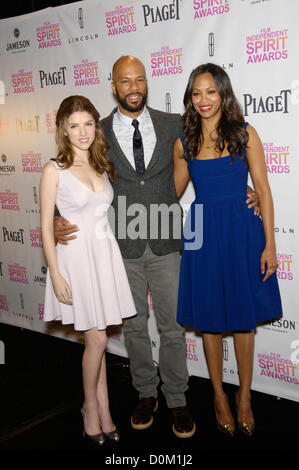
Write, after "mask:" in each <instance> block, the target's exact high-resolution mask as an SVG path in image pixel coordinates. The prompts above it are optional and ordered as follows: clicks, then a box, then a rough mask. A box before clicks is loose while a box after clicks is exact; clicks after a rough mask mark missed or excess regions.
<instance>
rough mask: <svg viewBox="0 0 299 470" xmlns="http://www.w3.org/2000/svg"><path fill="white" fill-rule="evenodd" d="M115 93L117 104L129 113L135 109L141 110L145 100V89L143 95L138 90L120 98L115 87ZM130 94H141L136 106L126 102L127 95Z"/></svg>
mask: <svg viewBox="0 0 299 470" xmlns="http://www.w3.org/2000/svg"><path fill="white" fill-rule="evenodd" d="M115 95H116V98H117V101H118V102H119V104H120V105H121V106H122V107H123V108H124V109H125V110H126V111H129V112H130V113H135V112H136V111H141V110H142V109H143V108H144V106H145V103H146V100H147V90H146V91H145V93H144V95H143V94H142V93H139V92H137V93H129V94H128V95H126V96H125V97H124V98H121V97H120V96H119V94H118V91H117V89H115ZM130 95H140V96H142V100H141V101H140V104H138V106H132V105H130V104H128V103H127V97H128V96H130Z"/></svg>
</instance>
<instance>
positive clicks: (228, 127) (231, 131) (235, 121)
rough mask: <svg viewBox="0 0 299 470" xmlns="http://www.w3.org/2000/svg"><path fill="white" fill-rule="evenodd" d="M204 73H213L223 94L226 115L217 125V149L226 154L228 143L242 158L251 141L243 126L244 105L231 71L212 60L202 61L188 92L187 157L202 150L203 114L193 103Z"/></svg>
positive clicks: (216, 83) (186, 99) (185, 132)
mask: <svg viewBox="0 0 299 470" xmlns="http://www.w3.org/2000/svg"><path fill="white" fill-rule="evenodd" d="M203 73H210V74H211V75H212V76H213V78H214V81H215V85H216V88H217V90H218V92H219V94H220V97H221V109H222V115H221V118H220V120H219V122H218V124H217V126H216V132H217V139H216V142H215V148H216V150H218V151H219V152H220V153H222V152H223V150H224V149H225V146H226V145H227V149H228V151H229V153H230V155H231V156H232V158H234V157H235V156H236V155H237V154H238V155H239V157H240V158H245V156H244V149H245V147H246V145H247V142H248V133H247V132H246V130H245V129H244V127H243V124H244V122H245V121H244V117H243V112H242V109H241V106H240V104H239V103H238V100H237V99H236V97H235V95H234V92H233V89H232V86H231V83H230V79H229V76H228V75H227V73H226V72H225V71H224V70H223V69H222V68H221V67H219V66H218V65H215V64H212V63H208V64H202V65H200V66H199V67H196V68H195V69H194V70H193V71H192V73H191V75H190V77H189V81H188V85H187V88H186V91H185V95H184V105H185V113H184V115H183V121H184V150H185V152H186V157H187V158H188V160H190V161H191V162H192V160H193V158H195V157H196V155H198V153H199V152H200V148H201V144H202V127H201V117H200V115H199V113H198V112H197V111H196V110H195V109H194V106H193V104H192V91H193V84H194V80H195V78H196V77H197V76H198V75H201V74H203Z"/></svg>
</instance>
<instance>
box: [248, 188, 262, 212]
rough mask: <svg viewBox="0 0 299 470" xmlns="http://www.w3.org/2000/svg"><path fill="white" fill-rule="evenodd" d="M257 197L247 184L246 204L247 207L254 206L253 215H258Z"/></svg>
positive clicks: (259, 210)
mask: <svg viewBox="0 0 299 470" xmlns="http://www.w3.org/2000/svg"><path fill="white" fill-rule="evenodd" d="M259 202H260V201H259V197H258V195H257V193H256V192H255V191H253V189H252V188H251V187H250V186H247V199H246V204H248V209H251V207H254V215H260V213H261V209H260V206H259Z"/></svg>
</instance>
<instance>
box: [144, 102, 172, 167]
mask: <svg viewBox="0 0 299 470" xmlns="http://www.w3.org/2000/svg"><path fill="white" fill-rule="evenodd" d="M147 109H148V111H149V113H150V116H151V119H152V122H153V126H154V129H155V133H156V139H157V140H156V145H155V148H154V152H153V155H152V158H151V160H150V162H149V164H148V166H147V168H146V170H145V174H146V173H147V172H149V171H150V170H151V169H152V167H153V166H154V165H155V163H157V161H158V159H159V155H161V153H163V143H164V142H165V140H167V138H168V135H167V129H163V126H162V123H161V120H160V119H159V113H156V111H155V110H154V109H152V108H149V107H147Z"/></svg>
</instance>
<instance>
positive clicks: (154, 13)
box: [142, 0, 180, 26]
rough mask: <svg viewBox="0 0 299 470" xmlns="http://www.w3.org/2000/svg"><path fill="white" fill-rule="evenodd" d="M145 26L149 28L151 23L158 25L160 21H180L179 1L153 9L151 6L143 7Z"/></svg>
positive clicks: (175, 0)
mask: <svg viewBox="0 0 299 470" xmlns="http://www.w3.org/2000/svg"><path fill="white" fill-rule="evenodd" d="M142 9H143V16H144V26H149V24H151V23H158V22H159V21H169V20H179V19H180V12H179V0H173V1H172V2H170V3H165V4H164V5H158V6H156V7H151V6H150V5H142Z"/></svg>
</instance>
